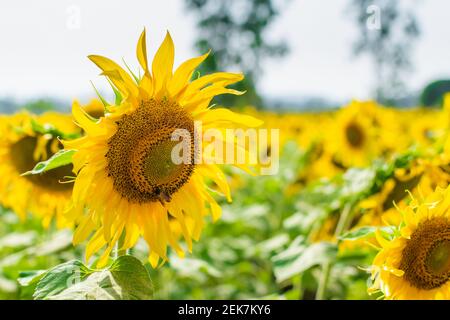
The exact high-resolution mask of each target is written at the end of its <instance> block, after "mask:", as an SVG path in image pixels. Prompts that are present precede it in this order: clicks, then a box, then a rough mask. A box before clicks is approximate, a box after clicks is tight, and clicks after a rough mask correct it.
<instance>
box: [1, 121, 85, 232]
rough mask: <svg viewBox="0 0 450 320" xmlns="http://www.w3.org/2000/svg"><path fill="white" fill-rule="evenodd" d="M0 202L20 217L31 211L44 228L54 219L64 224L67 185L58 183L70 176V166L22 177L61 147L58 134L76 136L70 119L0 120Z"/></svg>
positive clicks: (68, 187) (77, 130)
mask: <svg viewBox="0 0 450 320" xmlns="http://www.w3.org/2000/svg"><path fill="white" fill-rule="evenodd" d="M0 132H1V136H0V174H1V176H2V179H1V181H0V202H1V204H2V205H4V206H6V207H10V208H12V209H13V210H14V211H15V212H17V214H18V215H19V216H20V217H21V218H25V216H26V214H27V213H28V212H31V213H33V214H35V215H37V216H39V217H41V218H42V221H43V224H44V226H48V225H49V224H50V222H51V221H52V219H53V217H54V216H56V218H57V219H56V220H57V225H58V226H59V227H63V226H66V225H67V222H66V221H65V219H64V217H63V212H64V210H65V207H66V206H67V204H68V203H69V200H70V194H71V190H72V186H71V184H63V183H61V181H63V180H65V178H66V177H68V176H72V166H71V165H67V166H63V167H59V168H56V169H53V170H50V171H47V172H44V173H42V174H37V175H26V176H23V175H22V174H23V173H25V172H27V171H29V170H32V169H33V168H34V166H35V165H36V164H37V163H38V162H40V161H45V160H47V159H48V158H50V157H51V156H52V155H53V154H54V153H56V152H57V151H59V150H60V149H61V147H62V145H61V143H60V141H59V140H58V136H59V135H60V133H61V132H64V133H67V134H78V133H79V129H78V128H77V127H76V126H75V125H74V124H73V122H72V120H71V117H70V116H68V115H62V114H58V113H55V112H48V113H44V114H42V115H40V116H34V115H31V114H29V113H25V112H23V113H18V114H15V115H11V116H3V117H1V118H0Z"/></svg>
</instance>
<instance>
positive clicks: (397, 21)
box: [350, 0, 420, 104]
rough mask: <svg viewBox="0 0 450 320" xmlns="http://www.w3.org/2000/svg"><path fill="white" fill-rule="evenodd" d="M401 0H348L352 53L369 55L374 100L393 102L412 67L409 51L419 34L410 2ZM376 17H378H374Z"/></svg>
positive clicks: (400, 91) (403, 88) (401, 92)
mask: <svg viewBox="0 0 450 320" xmlns="http://www.w3.org/2000/svg"><path fill="white" fill-rule="evenodd" d="M409 4H410V6H408V7H405V5H404V2H402V1H393V0H351V2H350V10H351V12H352V13H353V14H354V15H355V17H356V19H355V22H356V25H357V27H358V33H359V34H358V38H357V39H356V41H355V43H354V48H353V49H354V51H353V52H354V54H355V56H360V55H367V56H369V57H370V59H371V61H372V64H373V67H374V74H375V81H376V84H375V94H376V98H377V100H379V101H381V102H382V103H385V104H395V103H396V100H398V99H399V98H400V97H402V96H405V94H406V90H407V88H406V83H405V76H406V75H407V73H408V71H410V70H411V68H412V62H411V53H412V49H413V45H414V41H415V40H416V39H417V38H418V36H419V35H420V31H419V25H418V21H417V19H416V16H415V12H414V4H416V3H413V4H412V5H411V2H409ZM377 19H378V21H377Z"/></svg>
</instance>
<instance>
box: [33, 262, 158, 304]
mask: <svg viewBox="0 0 450 320" xmlns="http://www.w3.org/2000/svg"><path fill="white" fill-rule="evenodd" d="M152 295H153V287H152V283H151V280H150V277H149V275H148V272H147V269H145V267H144V266H143V265H142V263H141V262H140V261H139V260H138V259H136V258H135V257H133V256H121V257H119V258H118V259H117V260H116V261H114V262H113V264H112V265H111V266H110V267H109V268H107V269H102V270H93V269H89V268H88V267H86V266H85V265H84V264H82V263H81V262H80V261H70V262H67V263H64V264H61V265H59V266H56V267H55V268H53V269H52V270H50V271H48V272H47V273H46V274H45V276H44V277H43V278H42V279H41V280H40V281H39V283H38V285H37V286H36V291H35V293H34V298H35V299H45V300H149V299H151V298H152Z"/></svg>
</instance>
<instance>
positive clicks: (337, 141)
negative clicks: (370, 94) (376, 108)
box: [327, 101, 376, 167]
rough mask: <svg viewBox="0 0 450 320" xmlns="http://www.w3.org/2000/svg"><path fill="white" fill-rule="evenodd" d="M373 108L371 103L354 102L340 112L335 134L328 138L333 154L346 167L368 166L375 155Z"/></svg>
mask: <svg viewBox="0 0 450 320" xmlns="http://www.w3.org/2000/svg"><path fill="white" fill-rule="evenodd" d="M372 108H373V106H372V103H370V102H367V103H363V102H358V101H353V102H352V103H351V104H350V105H349V106H347V107H345V108H344V109H342V110H340V111H339V113H338V114H337V117H336V120H335V121H336V124H335V125H334V127H335V129H334V130H333V134H329V135H328V136H327V138H328V139H329V140H330V141H329V144H328V145H329V146H330V147H331V148H332V150H331V152H333V153H335V154H336V159H337V160H338V161H339V162H340V163H342V164H343V165H344V166H346V167H350V166H363V165H366V164H367V163H368V162H369V161H370V160H371V159H372V158H373V156H374V155H375V147H376V139H375V126H374V123H373V122H374V119H373V118H372V114H373V112H372V111H373V110H372Z"/></svg>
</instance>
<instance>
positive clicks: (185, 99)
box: [64, 30, 262, 267]
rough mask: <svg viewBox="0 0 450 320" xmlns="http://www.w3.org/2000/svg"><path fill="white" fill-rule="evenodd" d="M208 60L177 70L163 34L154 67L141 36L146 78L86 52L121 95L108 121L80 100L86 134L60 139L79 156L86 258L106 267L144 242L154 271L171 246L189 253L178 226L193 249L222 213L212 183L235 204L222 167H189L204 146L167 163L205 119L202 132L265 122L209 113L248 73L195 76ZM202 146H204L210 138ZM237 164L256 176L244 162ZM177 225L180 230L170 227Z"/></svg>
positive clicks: (77, 185) (79, 236) (78, 213)
mask: <svg viewBox="0 0 450 320" xmlns="http://www.w3.org/2000/svg"><path fill="white" fill-rule="evenodd" d="M208 54H209V53H206V54H204V55H202V56H199V57H197V58H193V59H190V60H187V61H186V62H184V63H182V64H181V65H180V66H179V67H178V68H177V69H176V71H175V72H173V63H174V44H173V42H172V38H171V36H170V34H169V33H167V34H166V37H165V39H164V41H163V43H162V44H161V46H160V47H159V49H158V50H157V52H156V54H155V56H154V59H153V62H152V64H151V66H150V65H149V63H148V61H147V48H146V38H145V30H144V31H143V32H142V34H141V36H140V38H139V41H138V45H137V59H138V61H139V64H140V66H141V67H142V69H143V75H142V76H138V77H136V76H135V75H133V74H129V73H127V72H126V71H125V70H124V69H122V68H121V67H120V66H119V65H118V64H116V63H115V62H113V61H112V60H110V59H108V58H105V57H101V56H97V55H91V56H89V59H90V60H91V61H93V62H94V63H95V64H96V65H97V66H98V67H99V68H100V69H101V70H102V74H103V75H105V76H106V77H107V78H108V80H109V81H110V82H111V83H112V84H113V86H114V90H115V91H116V93H117V94H118V96H116V98H117V97H119V99H116V102H115V105H108V106H106V112H105V115H104V116H103V117H101V118H100V119H98V120H97V119H93V118H92V117H90V116H89V115H88V114H87V113H86V112H85V111H84V110H83V109H82V108H81V107H80V105H79V104H78V103H77V102H75V103H74V104H73V107H72V112H73V116H74V117H75V119H76V122H77V124H78V125H79V126H80V127H81V128H82V129H83V130H84V132H85V133H86V134H85V136H84V137H82V138H80V139H76V140H72V141H65V142H64V147H65V148H66V149H73V150H76V153H75V155H74V157H73V165H74V173H75V174H76V179H75V182H74V189H73V197H72V208H71V210H70V211H69V213H68V217H69V219H70V220H71V221H74V222H75V223H76V224H77V227H76V230H75V233H74V238H73V242H74V244H78V243H80V242H82V241H84V240H86V239H88V238H90V240H89V241H88V243H87V247H86V260H89V259H90V257H91V256H92V255H93V254H94V253H96V252H98V251H100V250H102V249H103V253H102V254H101V256H100V258H99V260H98V262H97V266H99V267H100V266H104V265H105V264H107V262H108V258H109V255H110V253H111V251H112V249H113V248H114V246H115V244H116V243H118V247H119V248H118V249H119V250H121V251H123V250H126V249H129V248H131V247H133V246H134V244H135V243H136V241H137V240H138V238H139V237H141V236H142V237H143V238H144V240H145V241H146V242H147V244H148V247H149V261H150V263H151V265H152V266H153V267H157V266H158V265H159V264H160V262H164V261H166V260H167V259H168V255H167V251H168V250H167V249H168V247H169V246H170V247H171V248H173V249H174V251H175V252H176V253H177V254H178V255H180V256H183V255H184V250H183V248H182V247H181V246H180V244H179V243H178V237H177V233H178V232H173V230H174V229H177V230H179V231H181V234H182V237H183V238H184V240H185V242H186V244H187V247H188V250H189V251H191V250H192V240H198V239H199V237H200V234H201V231H202V228H203V226H204V218H205V216H207V215H212V218H213V220H217V219H218V218H219V217H220V214H221V208H220V206H219V205H218V204H217V202H216V201H215V199H214V198H213V196H212V195H211V194H210V189H209V184H208V182H209V181H212V182H213V183H214V184H215V186H217V189H218V190H217V191H219V192H220V193H222V194H224V195H225V196H226V198H227V199H228V200H229V201H231V196H230V189H229V186H228V184H227V179H226V177H225V175H224V173H223V172H222V171H221V169H220V168H219V167H218V165H216V164H214V163H207V162H203V163H197V162H195V161H193V160H194V159H195V158H196V156H197V155H198V154H199V153H202V152H203V150H202V149H201V150H197V148H196V147H195V146H194V145H193V144H191V146H190V147H189V148H188V153H190V155H191V157H190V159H192V161H191V162H188V163H181V164H176V163H174V162H173V161H172V159H171V153H172V150H173V147H174V145H175V144H176V142H174V141H172V140H171V134H172V133H173V132H174V131H175V130H177V129H183V130H185V131H187V132H189V133H190V135H191V136H196V133H195V130H194V129H195V128H194V127H195V126H194V121H201V123H202V127H203V129H204V130H206V129H208V128H213V129H218V130H223V129H225V128H235V127H243V128H248V127H256V126H259V125H261V124H262V122H261V121H259V120H257V119H255V118H253V117H251V116H245V115H239V114H236V113H234V112H232V111H230V110H228V109H224V108H214V109H212V108H210V102H211V100H212V99H213V98H214V97H215V96H216V95H220V94H235V95H240V94H242V93H243V92H240V91H236V90H233V89H230V88H227V86H228V85H230V84H232V83H235V82H237V81H240V80H242V79H243V76H242V74H234V73H227V72H218V73H213V74H209V75H205V76H202V77H198V78H197V79H195V80H191V78H192V75H193V73H194V71H195V70H196V68H197V67H198V66H199V65H200V64H201V63H202V62H203V61H204V60H205V59H206V58H207V56H208ZM194 138H195V137H194ZM198 138H200V139H202V138H204V137H198ZM194 140H195V139H192V141H194ZM203 142H204V144H203V147H204V148H205V146H206V145H208V143H209V142H208V141H203ZM227 143H228V141H227ZM231 143H233V142H231ZM236 166H239V167H240V168H243V169H246V170H250V168H249V167H248V166H247V165H246V164H239V165H236ZM174 223H175V224H177V228H173V227H172V226H171V225H172V224H174ZM119 239H120V241H119Z"/></svg>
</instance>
